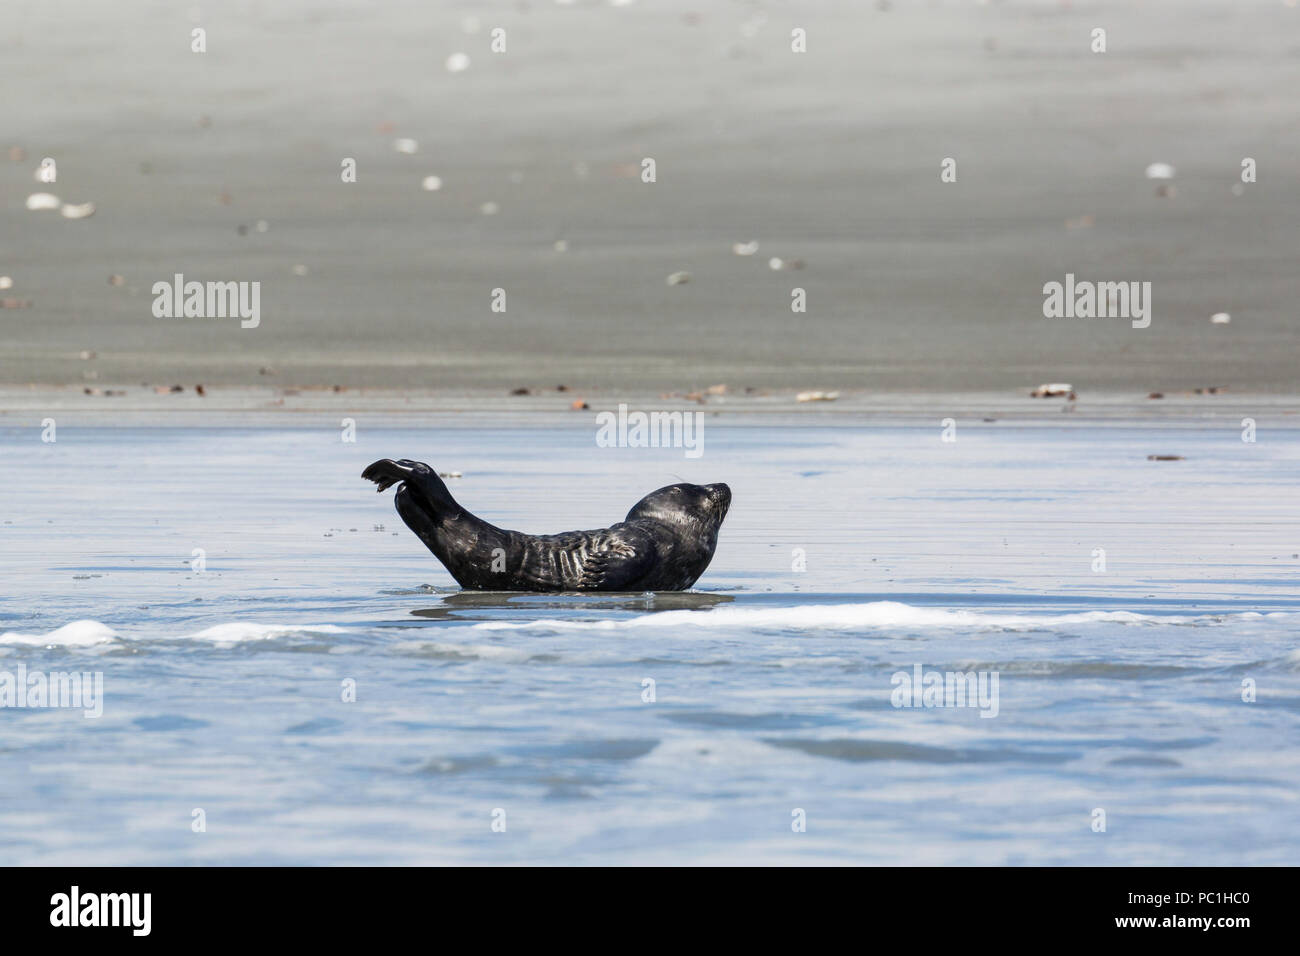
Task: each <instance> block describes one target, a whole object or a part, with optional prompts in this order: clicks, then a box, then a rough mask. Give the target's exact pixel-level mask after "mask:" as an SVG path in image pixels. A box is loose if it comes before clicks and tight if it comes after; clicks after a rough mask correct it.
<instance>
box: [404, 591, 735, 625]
mask: <svg viewBox="0 0 1300 956" xmlns="http://www.w3.org/2000/svg"><path fill="white" fill-rule="evenodd" d="M734 600H735V597H734V596H733V595H731V594H722V593H714V592H709V591H643V592H640V593H636V594H634V593H630V592H629V593H626V594H625V593H620V592H616V591H609V592H602V593H600V594H588V593H582V592H576V591H575V592H567V593H563V594H521V593H519V592H518V591H458V592H456V593H455V594H448V595H446V596H445V597H443V599H442V603H441V604H439V605H438V606H436V607H425V608H415V609H414V610H412V611H411V612H410V613H412V614H414V615H415V616H416V617H428V618H435V619H440V618H450V619H456V618H460V617H465V616H466V615H465V614H464V613H463V612H467V611H469V612H473V611H547V612H556V611H558V612H561V613H563V612H566V611H569V612H578V611H629V612H631V611H636V612H639V613H653V612H655V611H702V610H707V609H709V608H713V607H717V606H719V605H721V604H727V603H729V602H731V601H734ZM471 616H472V615H471Z"/></svg>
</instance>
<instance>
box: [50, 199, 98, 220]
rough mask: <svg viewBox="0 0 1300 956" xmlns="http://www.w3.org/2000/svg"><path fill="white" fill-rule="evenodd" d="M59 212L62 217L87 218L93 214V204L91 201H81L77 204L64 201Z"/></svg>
mask: <svg viewBox="0 0 1300 956" xmlns="http://www.w3.org/2000/svg"><path fill="white" fill-rule="evenodd" d="M59 213H60V215H62V216H63V218H64V219H89V218H90V217H91V216H93V215H94V214H95V204H94V203H93V202H83V203H81V204H79V205H74V204H72V203H70V202H65V203H64V204H63V208H61V209H60V210H59Z"/></svg>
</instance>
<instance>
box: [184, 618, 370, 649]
mask: <svg viewBox="0 0 1300 956" xmlns="http://www.w3.org/2000/svg"><path fill="white" fill-rule="evenodd" d="M346 633H348V629H347V628H346V627H336V626H334V625H333V624H255V623H253V622H252V621H232V622H230V623H229V624H216V625H213V626H212V627H208V628H204V629H203V630H201V631H196V632H194V633H193V634H182V635H180V639H181V640H193V641H211V642H213V643H214V644H239V643H243V642H244V641H272V640H275V639H276V638H278V637H293V636H296V635H310V634H346Z"/></svg>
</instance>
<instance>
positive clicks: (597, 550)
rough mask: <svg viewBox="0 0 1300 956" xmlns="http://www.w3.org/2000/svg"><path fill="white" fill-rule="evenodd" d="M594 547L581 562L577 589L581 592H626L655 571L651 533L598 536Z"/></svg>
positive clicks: (654, 555) (654, 552)
mask: <svg viewBox="0 0 1300 956" xmlns="http://www.w3.org/2000/svg"><path fill="white" fill-rule="evenodd" d="M592 544H593V548H594V550H593V551H592V552H591V553H590V554H588V555H587V556H586V558H585V559H584V560H583V562H582V574H581V576H580V577H579V579H578V588H579V590H582V591H626V590H629V589H634V588H633V587H632V585H633V583H634V582H636V581H640V580H641V579H642V578H644V577H645V576H646V575H647V574H649V573H650V571H651V570H653V568H654V566H655V562H656V558H657V553H656V551H655V546H654V542H653V541H652V540H651V539H650V536H649V535H646V534H641V533H628V532H626V531H624V532H622V533H620V534H614V535H610V536H609V537H607V538H598V539H597V540H596V541H594V542H592Z"/></svg>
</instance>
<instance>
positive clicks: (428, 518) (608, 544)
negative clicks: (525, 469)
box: [361, 458, 731, 591]
mask: <svg viewBox="0 0 1300 956" xmlns="http://www.w3.org/2000/svg"><path fill="white" fill-rule="evenodd" d="M361 477H363V478H365V479H367V480H368V481H373V482H374V483H375V484H376V485H378V486H379V490H380V491H384V490H385V489H387V488H389V487H390V486H392V485H394V484H397V483H398V482H401V486H400V487H399V488H398V489H397V497H396V503H397V513H398V514H399V515H401V516H402V520H403V521H405V522H406V526H407V527H408V528H410V529H411V530H412V531H414V532H415V533H416V535H417V536H419V538H420V540H421V541H423V542H424V543H425V546H426V547H428V549H429V550H430V551H432V552H433V554H434V556H435V557H436V558H437V559H438V560H439V561H441V562H442V563H443V564H444V565H446V567H447V570H448V571H450V572H451V576H452V577H453V578H455V579H456V582H457V583H458V584H459V585H460V586H461V587H463V588H468V589H472V590H477V591H683V590H685V589H686V588H689V587H690V586H691V585H692V584H694V583H695V582H696V580H698V579H699V577H700V575H701V574H703V573H704V569H705V568H707V567H708V566H709V562H710V561H711V560H712V559H713V551H714V549H715V548H716V547H717V545H718V529H719V528H720V527H721V526H722V519H723V518H725V517H726V516H727V509H728V508H729V507H730V506H731V489H730V488H728V487H727V486H726V485H723V484H717V485H691V484H685V483H683V484H677V485H668V486H667V487H665V488H660V489H659V490H658V491H652V492H651V493H650V494H648V495H646V496H645V497H644V498H642V499H641V500H640V501H638V502H637V503H636V504H635V505H634V506H633V507H632V510H631V511H629V512H628V514H627V517H626V518H625V519H623V520H622V521H620V522H619V523H618V524H615V525H611V526H610V527H608V528H598V529H596V530H594V531H566V532H565V533H563V534H523V533H522V532H519V531H506V530H505V529H503V528H498V527H495V526H494V525H490V524H488V523H487V522H486V521H484V520H483V519H481V518H478V517H476V516H475V515H473V514H470V512H468V511H466V510H465V509H464V508H462V507H461V506H460V505H459V504H458V503H457V502H456V499H455V498H453V497H452V496H451V492H450V491H448V490H447V486H446V484H445V483H444V482H443V480H442V479H441V478H439V477H438V473H437V472H436V471H434V470H433V469H432V468H430V467H429V466H428V465H426V464H424V463H423V462H419V461H410V460H408V459H401V460H400V461H393V460H392V459H388V458H385V459H383V460H381V461H377V462H375V463H374V464H373V465H371V466H370V467H368V468H367V469H366V470H365V471H363V472H362V473H361Z"/></svg>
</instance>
